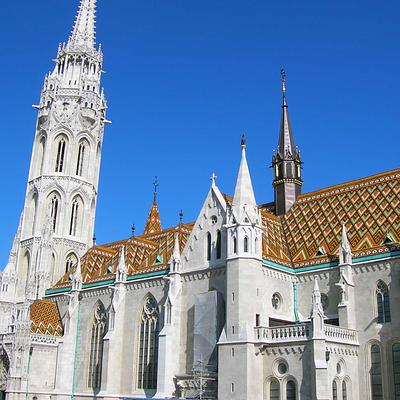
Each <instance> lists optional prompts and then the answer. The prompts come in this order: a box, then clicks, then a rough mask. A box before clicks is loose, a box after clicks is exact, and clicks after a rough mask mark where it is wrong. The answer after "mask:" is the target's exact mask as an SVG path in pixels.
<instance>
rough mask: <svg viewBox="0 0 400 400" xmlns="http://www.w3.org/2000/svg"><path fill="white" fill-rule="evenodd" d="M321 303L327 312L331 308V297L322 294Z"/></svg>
mask: <svg viewBox="0 0 400 400" xmlns="http://www.w3.org/2000/svg"><path fill="white" fill-rule="evenodd" d="M321 303H322V308H323V310H324V311H326V310H327V308H328V306H329V297H328V295H327V294H325V293H322V294H321Z"/></svg>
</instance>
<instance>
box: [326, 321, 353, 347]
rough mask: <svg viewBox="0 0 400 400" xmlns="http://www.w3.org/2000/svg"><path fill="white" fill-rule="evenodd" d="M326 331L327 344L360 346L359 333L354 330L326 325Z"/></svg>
mask: <svg viewBox="0 0 400 400" xmlns="http://www.w3.org/2000/svg"><path fill="white" fill-rule="evenodd" d="M324 330H325V336H326V341H327V342H335V343H346V344H358V332H357V331H355V330H354V329H347V328H341V327H340V326H334V325H325V328H324Z"/></svg>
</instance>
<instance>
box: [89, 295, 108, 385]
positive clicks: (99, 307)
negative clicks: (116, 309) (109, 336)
mask: <svg viewBox="0 0 400 400" xmlns="http://www.w3.org/2000/svg"><path fill="white" fill-rule="evenodd" d="M106 332H107V312H106V309H105V307H104V304H103V303H102V302H101V301H100V300H99V301H97V303H96V304H95V306H94V311H93V317H92V325H91V328H90V353H89V374H88V387H89V388H92V389H94V390H99V389H100V388H101V373H102V367H103V346H104V336H105V334H106Z"/></svg>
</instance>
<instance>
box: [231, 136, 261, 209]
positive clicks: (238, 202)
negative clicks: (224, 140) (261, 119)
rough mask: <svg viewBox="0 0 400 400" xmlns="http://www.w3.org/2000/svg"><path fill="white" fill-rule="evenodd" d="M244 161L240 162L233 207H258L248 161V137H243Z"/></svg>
mask: <svg viewBox="0 0 400 400" xmlns="http://www.w3.org/2000/svg"><path fill="white" fill-rule="evenodd" d="M241 145H242V159H241V161H240V167H239V173H238V177H237V180H236V187H235V195H234V196H233V202H232V206H234V207H235V206H236V207H237V206H243V205H247V206H253V207H255V206H256V199H255V197H254V191H253V185H252V183H251V177H250V171H249V167H248V165H247V159H246V136H245V134H243V135H242V143H241Z"/></svg>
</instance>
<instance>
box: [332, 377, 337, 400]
mask: <svg viewBox="0 0 400 400" xmlns="http://www.w3.org/2000/svg"><path fill="white" fill-rule="evenodd" d="M332 399H333V400H337V383H336V381H333V382H332Z"/></svg>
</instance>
